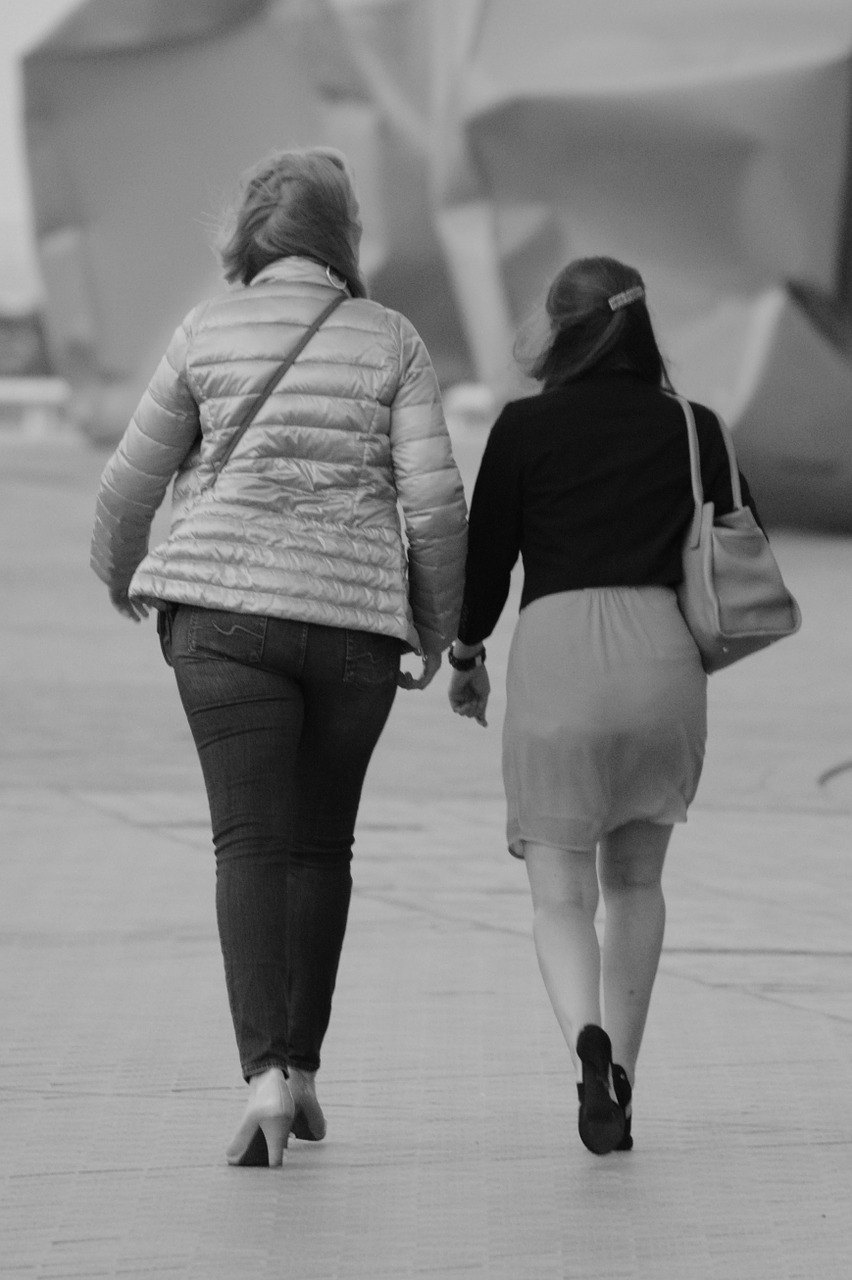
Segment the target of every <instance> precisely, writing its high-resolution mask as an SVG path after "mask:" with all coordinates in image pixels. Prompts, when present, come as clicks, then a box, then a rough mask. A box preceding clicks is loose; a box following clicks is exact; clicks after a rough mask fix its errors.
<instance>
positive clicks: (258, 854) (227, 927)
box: [164, 605, 402, 1080]
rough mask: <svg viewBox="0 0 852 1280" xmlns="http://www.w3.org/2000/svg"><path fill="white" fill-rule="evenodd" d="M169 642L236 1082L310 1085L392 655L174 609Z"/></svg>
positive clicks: (253, 620)
mask: <svg viewBox="0 0 852 1280" xmlns="http://www.w3.org/2000/svg"><path fill="white" fill-rule="evenodd" d="M168 632H169V633H170V634H168V635H167V637H166V641H165V644H164V648H165V649H166V651H167V655H168V656H170V658H171V661H172V663H173V665H174V669H175V675H176V677H177V683H178V689H179V691H180V696H181V700H182V702H183V706H184V710H185V711H186V714H187V717H188V719H189V725H190V728H191V730H192V734H193V737H194V739H195V745H196V747H197V748H198V755H199V759H200V761H201V768H202V771H203V773H204V781H205V784H206V787H207V797H208V800H209V802H210V816H211V820H212V826H213V843H214V847H215V850H216V915H217V920H218V924H219V937H220V940H221V944H222V955H223V957H224V961H225V978H226V981H227V986H228V997H229V1000H230V1006H231V1016H232V1018H233V1021H234V1030H235V1033H236V1037H237V1045H238V1048H239V1053H240V1062H241V1065H242V1070H243V1074H244V1076H245V1078H246V1079H247V1080H248V1079H249V1078H250V1077H251V1076H253V1075H256V1074H257V1073H258V1072H260V1071H264V1070H266V1068H267V1067H272V1066H278V1067H282V1068H284V1070H285V1071H286V1069H287V1067H288V1065H292V1066H294V1067H299V1068H301V1069H302V1070H304V1071H316V1069H317V1068H318V1067H319V1064H320V1047H321V1045H322V1041H323V1037H324V1035H325V1032H326V1029H327V1027H328V1020H329V1016H330V1013H331V997H332V993H333V991H334V984H335V980H336V977H337V966H338V962H339V959H340V950H341V947H342V945H343V936H344V933H345V931H346V920H347V915H348V911H349V899H350V895H351V892H352V877H351V873H350V862H351V859H352V843H353V839H354V832H355V819H356V817H357V814H358V804H359V802H360V799H361V788H362V786H363V783H364V775H365V774H366V771H367V766H368V764H369V762H370V757H371V755H372V753H373V749H374V747H375V745H376V743H377V742H378V739H379V735H380V734H381V732H382V729H383V728H384V726H385V722H386V721H387V718H388V714H389V712H390V709H391V706H392V704H393V700H394V696H395V694H396V688H397V685H396V677H397V673H398V671H399V660H400V653H401V648H402V646H401V645H400V642H399V641H398V640H395V639H393V638H392V637H389V636H380V635H374V634H372V633H369V632H366V631H346V630H344V629H342V628H338V627H324V626H318V625H315V624H313V623H301V622H290V621H287V620H284V619H279V618H266V617H260V616H256V615H252V614H238V613H226V612H223V611H220V610H216V609H198V608H193V607H189V606H186V605H181V606H179V607H177V609H176V610H174V612H173V614H172V616H171V619H170V626H169V628H168Z"/></svg>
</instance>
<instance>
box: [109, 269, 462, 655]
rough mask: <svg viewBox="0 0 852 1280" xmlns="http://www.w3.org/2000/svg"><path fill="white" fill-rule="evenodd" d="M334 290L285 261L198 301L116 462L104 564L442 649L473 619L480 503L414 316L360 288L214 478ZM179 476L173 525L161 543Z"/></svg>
mask: <svg viewBox="0 0 852 1280" xmlns="http://www.w3.org/2000/svg"><path fill="white" fill-rule="evenodd" d="M334 288H335V286H334V284H333V283H332V281H331V280H330V278H329V277H328V276H327V274H326V272H325V269H324V268H323V267H321V266H318V265H317V264H316V263H314V262H311V261H309V260H307V259H303V258H283V259H281V260H280V261H278V262H274V263H272V264H271V266H269V267H268V268H266V269H265V270H264V271H262V272H261V273H260V274H259V275H257V276H256V277H255V279H254V280H253V281H252V283H251V284H250V285H249V286H247V287H246V288H239V289H236V290H234V291H232V292H229V293H226V294H224V295H222V296H221V297H219V298H216V299H213V300H211V301H209V302H206V303H202V304H201V305H200V306H198V307H196V308H195V309H194V310H193V311H192V312H190V314H189V315H188V316H187V318H186V320H185V321H184V322H183V324H182V325H181V326H180V328H179V329H178V330H177V332H176V333H175V335H174V337H173V338H172V341H171V343H170V345H169V347H168V350H167V352H166V354H165V356H164V358H163V360H162V361H161V362H160V365H159V367H158V369H157V371H156V373H155V374H154V377H153V379H152V380H151V383H150V385H149V386H148V388H147V390H146V392H145V394H144V395H143V397H142V399H141V401H140V403H139V406H138V408H137V409H136V412H135V414H134V416H133V418H132V420H131V423H130V426H129V427H128V428H127V431H126V432H125V434H124V436H123V438H122V440H121V442H120V444H119V445H118V448H117V449H116V451H115V453H114V454H113V455H112V457H111V458H110V460H109V462H108V463H107V465H106V468H105V470H104V473H103V476H102V479H101V485H100V490H99V493H98V499H97V514H96V520H95V528H94V535H93V540H92V567H93V568H94V570H95V572H96V573H97V574H98V576H99V577H100V578H101V579H103V581H104V582H106V583H107V585H108V586H109V587H110V588H115V589H119V590H121V589H125V588H127V587H128V586H129V592H130V595H131V596H132V597H134V598H139V599H142V600H146V601H148V602H152V603H155V604H156V603H158V602H162V601H177V602H180V603H184V604H194V605H201V606H203V607H207V608H216V609H229V610H233V611H235V612H238V613H258V614H266V615H269V616H273V617H281V618H292V619H296V620H299V621H305V622H317V623H324V624H326V625H329V626H336V627H348V628H352V629H356V630H361V631H372V632H378V633H380V634H383V635H392V636H397V637H398V638H399V639H400V640H402V641H403V642H405V643H407V644H408V645H409V646H411V647H412V648H414V649H416V650H418V651H420V650H429V651H438V650H441V649H443V648H445V647H446V646H447V644H449V642H450V640H451V639H452V638H453V635H454V633H455V627H456V624H457V621H458V612H459V608H460V604H461V596H462V587H463V575H464V562H465V552H466V543H467V508H466V504H465V499H464V491H463V488H462V483H461V478H460V476H459V472H458V469H457V467H456V464H455V462H454V459H453V456H452V451H451V447H450V439H449V435H448V432H447V428H446V424H445V422H444V417H443V411H442V408H441V402H440V397H439V392H438V386H437V381H436V378H435V374H434V371H433V369H432V365H431V362H430V360H429V357H428V354H427V352H426V349H425V347H424V345H423V342H422V340H421V338H420V337H419V335H418V334H417V332H416V330H415V329H414V328H413V326H412V325H411V324H410V323H409V322H408V321H407V320H406V319H405V318H404V317H403V316H401V315H399V314H398V313H397V312H395V311H390V310H388V309H387V308H385V307H383V306H380V305H379V304H378V303H375V302H371V301H368V300H366V299H360V298H348V297H347V299H346V300H345V301H344V302H343V303H342V304H341V305H340V306H339V307H338V308H337V309H336V310H335V311H333V312H332V314H331V316H330V317H329V318H328V319H327V320H326V322H325V324H324V325H323V326H322V327H321V328H320V329H319V330H318V332H317V333H316V334H314V336H313V337H312V338H311V339H310V341H309V343H308V345H307V346H306V347H305V349H304V350H303V352H302V353H301V354H300V355H299V357H298V358H297V360H296V362H295V363H294V364H293V365H292V366H291V368H290V369H289V370H288V371H287V373H286V375H285V376H284V379H283V381H282V382H281V383H280V385H279V386H278V387H276V390H275V391H274V393H273V394H272V395H271V396H270V397H269V399H268V400H267V401H266V403H265V404H264V405H263V407H262V409H261V410H260V411H259V413H258V415H257V417H256V418H255V419H254V421H253V422H252V423H251V425H250V427H249V428H248V430H247V431H246V433H245V435H244V436H243V437H242V439H241V440H240V442H239V444H238V445H237V447H236V449H235V450H234V452H233V454H232V455H231V456H230V458H229V459H228V461H227V463H226V464H225V465H224V466H223V468H222V470H221V472H220V474H219V477H218V479H217V480H216V481H215V484H214V483H213V478H214V470H213V464H214V461H215V460H216V459H217V458H218V457H220V456H221V454H222V452H223V451H224V450H226V448H227V445H228V441H229V438H230V435H231V432H232V430H233V428H234V425H235V424H236V423H237V422H238V420H239V418H240V416H241V415H242V413H243V412H244V410H245V409H246V407H247V406H248V405H250V403H251V400H252V398H253V397H255V396H257V395H258V393H259V392H260V390H261V389H262V388H263V387H264V385H265V384H266V382H267V380H268V379H269V378H270V377H271V376H272V374H273V372H274V370H275V367H276V365H277V364H281V363H282V362H283V361H284V359H285V358H286V356H287V353H288V351H289V350H290V349H291V348H292V347H294V346H295V345H296V343H297V341H298V340H299V338H300V337H301V336H302V334H303V333H304V332H305V330H306V329H307V328H308V326H309V325H310V324H311V322H312V321H313V320H314V318H315V317H316V316H317V315H318V314H319V313H320V312H321V311H322V310H323V308H324V307H325V306H326V305H327V303H328V302H329V301H330V299H331V298H333V297H334ZM173 478H174V491H173V509H172V512H173V513H172V524H171V531H170V534H169V537H168V539H167V540H166V541H165V542H164V543H162V544H161V545H160V546H158V547H156V548H155V549H154V550H152V551H150V552H149V551H148V540H149V534H150V526H151V521H152V519H153V517H154V513H155V512H156V510H157V508H158V507H159V505H160V503H161V502H162V500H163V498H164V496H165V493H166V490H167V488H168V486H169V483H170V482H171V480H172V479H173ZM399 508H401V509H402V516H403V520H404V524H405V533H406V539H407V548H406V544H405V541H404V539H403V536H402V526H401V522H400V517H399Z"/></svg>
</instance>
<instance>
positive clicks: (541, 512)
mask: <svg viewBox="0 0 852 1280" xmlns="http://www.w3.org/2000/svg"><path fill="white" fill-rule="evenodd" d="M692 408H693V412H694V414H695V424H696V429H697V433H698V442H699V448H700V452H701V479H702V484H703V487H704V499H705V501H711V500H712V501H713V502H714V503H715V504H716V511H717V513H719V514H724V513H727V512H728V511H730V510H731V509H732V508H733V495H732V492H731V480H730V471H729V467H728V455H727V452H726V450H725V445H724V441H723V439H722V435H721V432H720V430H719V426H718V422H717V420H716V417H715V415H714V414H713V413H712V412H711V411H710V410H709V409H707V408H705V407H704V406H703V405H700V404H693V406H692ZM740 478H741V482H742V494H743V501H744V502H746V503H747V504H748V505H749V506H750V507H751V509H752V511H753V512H754V515H755V517H756V518H757V519H759V517H758V515H757V511H756V510H755V507H754V503H753V501H752V498H751V494H750V492H749V489H748V485H747V484H746V482H745V479H744V478H743V477H742V475H741V477H740ZM694 509H695V508H694V500H693V496H692V486H691V482H690V474H689V442H688V437H687V432H686V424H685V422H684V417H683V410H682V409H681V407H680V405H679V404H678V403H677V401H676V400H674V399H672V397H671V396H668V395H666V394H665V392H663V391H662V390H660V389H659V388H657V387H654V386H652V385H650V384H649V383H647V382H644V381H643V380H642V379H640V378H638V377H636V376H635V375H633V374H630V373H621V372H616V373H613V372H607V373H605V374H604V373H601V374H593V375H591V376H587V377H585V378H582V379H580V380H578V381H576V382H572V383H570V384H569V385H568V386H566V387H562V388H560V389H558V390H555V391H546V392H542V393H541V394H539V395H534V396H530V397H528V398H526V399H523V400H515V401H512V402H511V403H510V404H507V405H506V407H505V408H504V409H503V411H502V413H501V414H500V416H499V417H498V419H497V421H496V422H495V424H494V426H493V427H492V429H491V433H490V435H489V437H488V442H487V444H486V446H485V451H484V453H483V456H482V461H481V463H480V468H479V474H478V476H477V480H476V484H475V486H474V491H473V497H472V500H471V507H470V517H469V540H468V553H467V568H466V586H465V594H464V603H463V605H462V612H461V621H460V625H459V639H460V640H461V641H462V643H463V644H476V643H478V642H479V641H480V640H484V639H485V638H486V637H487V636H489V635H490V634H491V632H492V631H493V630H494V627H495V626H496V625H497V620H498V618H499V617H500V614H501V612H502V611H503V607H504V605H505V603H506V597H507V595H508V592H509V579H510V575H511V572H512V569H513V567H514V565H515V562H516V561H517V558H518V555H519V554H520V555H521V556H522V558H523V565H524V585H523V592H522V595H521V608H522V609H523V608H524V606H525V605H527V604H529V603H530V602H531V601H533V600H536V599H538V598H539V597H541V596H545V595H551V594H553V593H554V592H557V591H572V590H576V589H578V588H582V587H616V586H619V587H625V586H650V585H663V586H675V585H676V584H677V583H678V582H680V580H681V578H682V568H681V547H682V543H683V539H684V537H685V535H686V531H687V528H688V527H689V523H690V521H691V519H692V516H693V512H694Z"/></svg>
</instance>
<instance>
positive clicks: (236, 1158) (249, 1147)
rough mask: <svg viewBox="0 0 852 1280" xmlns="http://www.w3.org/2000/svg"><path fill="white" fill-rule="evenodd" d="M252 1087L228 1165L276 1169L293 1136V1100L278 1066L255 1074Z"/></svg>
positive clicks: (229, 1150)
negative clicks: (291, 1128) (291, 1131)
mask: <svg viewBox="0 0 852 1280" xmlns="http://www.w3.org/2000/svg"><path fill="white" fill-rule="evenodd" d="M250 1088H251V1094H250V1097H249V1105H248V1107H247V1108H246V1111H245V1115H244V1116H243V1119H242V1123H241V1125H240V1127H239V1129H238V1130H237V1133H236V1136H235V1138H234V1140H233V1142H232V1143H231V1145H230V1147H229V1148H228V1152H227V1159H228V1164H231V1165H239V1166H241V1167H242V1168H247V1167H248V1168H264V1167H269V1168H276V1167H277V1166H279V1165H280V1164H281V1163H282V1161H283V1159H284V1151H285V1148H286V1147H287V1142H288V1139H289V1137H290V1126H291V1125H292V1123H293V1112H294V1106H293V1099H292V1097H291V1096H290V1090H289V1089H288V1088H287V1082H286V1080H285V1079H284V1074H283V1072H282V1071H281V1069H280V1068H278V1067H273V1068H270V1070H269V1071H265V1072H263V1073H262V1074H261V1075H259V1076H255V1077H253V1079H252V1082H251V1086H250Z"/></svg>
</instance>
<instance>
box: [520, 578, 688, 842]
mask: <svg viewBox="0 0 852 1280" xmlns="http://www.w3.org/2000/svg"><path fill="white" fill-rule="evenodd" d="M506 693H507V701H506V719H505V722H504V725H503V782H504V786H505V789H506V800H507V806H508V821H507V838H508V844H509V850H510V852H511V853H513V854H514V855H515V857H519V858H522V857H523V856H524V843H525V841H528V840H529V841H533V842H534V843H537V844H545V845H552V846H553V847H555V848H557V849H581V850H592V849H594V848H595V847H596V845H597V844H598V842H599V841H600V839H601V838H602V836H604V835H606V833H607V832H608V831H613V830H615V828H616V827H620V826H623V825H624V824H625V823H627V822H633V821H635V820H637V819H643V820H645V821H647V822H655V823H664V824H666V825H668V824H670V823H674V822H684V821H685V820H686V811H687V808H688V806H689V804H690V803H691V801H692V799H693V797H694V795H695V792H696V790H697V788H698V781H699V778H700V777H701V767H702V765H703V762H704V744H705V739H706V736H707V677H706V676H705V674H704V670H703V668H702V666H701V660H700V658H699V655H698V649H697V648H696V645H695V642H694V641H693V639H692V636H691V635H690V634H689V631H688V630H687V628H686V624H685V623H684V621H683V618H682V617H681V614H680V611H679V609H678V607H677V601H676V599H675V594H674V592H673V591H672V590H670V589H669V588H667V587H595V588H591V589H587V590H582V591H563V592H559V593H558V594H555V595H549V596H543V597H542V598H540V599H538V600H534V601H533V602H532V604H529V605H527V607H526V608H525V609H524V610H522V612H521V615H520V617H519V619H518V625H517V628H516V630H515V635H514V639H513V640H512V648H511V651H510V654H509V667H508V673H507V678H506Z"/></svg>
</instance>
